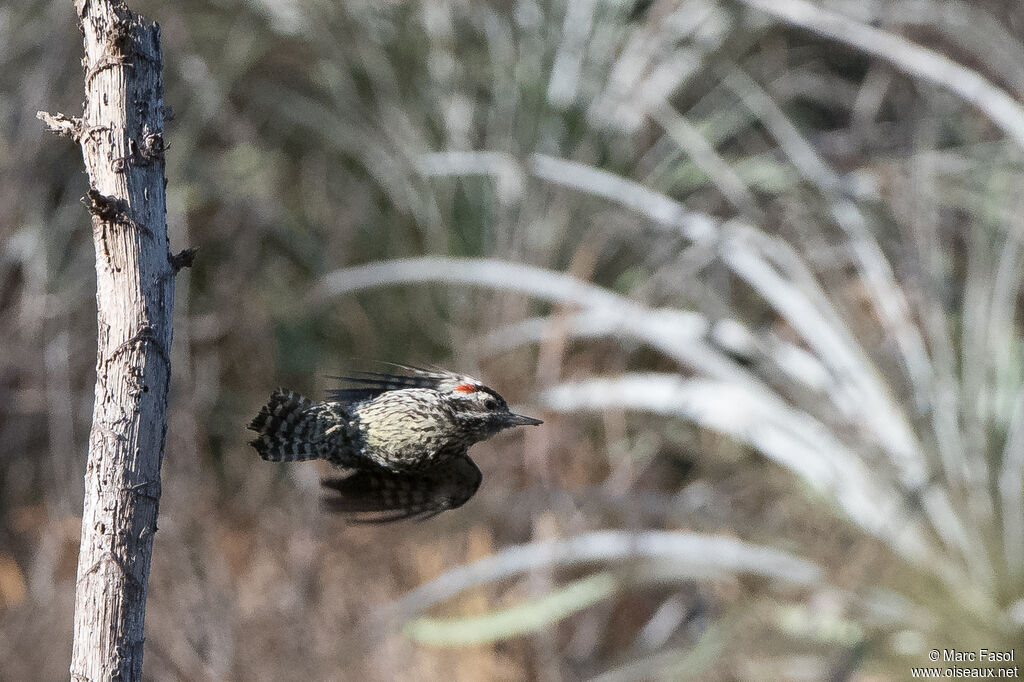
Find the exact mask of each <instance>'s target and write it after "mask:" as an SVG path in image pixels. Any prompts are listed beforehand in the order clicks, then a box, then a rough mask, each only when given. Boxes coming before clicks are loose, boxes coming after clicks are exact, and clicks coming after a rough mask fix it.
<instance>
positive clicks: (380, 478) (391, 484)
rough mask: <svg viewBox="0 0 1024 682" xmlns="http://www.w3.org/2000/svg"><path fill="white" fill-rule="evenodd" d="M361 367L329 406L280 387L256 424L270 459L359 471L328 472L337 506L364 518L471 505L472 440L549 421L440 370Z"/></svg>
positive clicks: (332, 503) (475, 473) (475, 475)
mask: <svg viewBox="0 0 1024 682" xmlns="http://www.w3.org/2000/svg"><path fill="white" fill-rule="evenodd" d="M395 366H396V367H398V368H400V369H402V370H404V371H405V372H406V374H389V373H380V372H355V373H354V374H355V376H347V377H331V378H332V379H337V380H341V381H345V382H348V383H349V384H350V385H349V386H348V387H346V388H339V389H334V390H330V391H328V393H327V397H328V400H327V401H326V402H317V401H314V400H311V399H309V398H306V397H305V396H302V395H299V394H298V393H296V392H294V391H289V390H286V389H278V390H277V391H275V392H274V393H273V394H271V396H270V401H269V402H268V403H267V404H266V405H264V406H263V408H262V409H261V410H260V413H259V414H258V415H256V418H255V419H253V420H252V423H250V424H249V428H250V429H251V430H253V431H255V432H256V433H257V434H258V435H257V437H256V438H255V439H253V440H252V441H250V445H252V446H253V447H254V448H256V452H258V453H259V455H260V457H262V458H263V459H265V460H268V461H271V462H299V461H304V460H310V459H322V460H326V461H327V462H330V463H331V464H333V465H335V466H338V467H342V468H345V469H350V470H351V471H350V472H349V473H348V474H347V475H343V476H338V477H331V478H326V479H323V480H322V481H321V484H322V485H323V486H324V487H325V488H327V489H329V490H331V491H333V492H332V493H331V494H330V497H328V498H327V499H326V500H325V502H326V504H327V506H328V508H329V509H331V510H332V511H335V512H339V513H342V514H346V515H348V516H350V517H351V518H353V519H354V520H357V521H364V522H390V521H399V520H402V519H410V518H421V519H422V518H430V517H431V516H435V515H437V514H440V513H441V512H443V511H445V510H448V509H455V508H457V507H460V506H462V505H463V504H465V502H466V501H467V500H468V499H469V498H471V497H472V496H473V494H474V493H476V490H477V488H478V487H479V486H480V481H481V479H482V475H481V473H480V470H479V469H478V468H477V467H476V464H474V463H473V460H471V459H470V458H469V455H468V452H469V448H470V446H471V445H473V444H474V443H478V442H480V441H482V440H487V439H488V438H490V437H491V436H493V435H494V434H496V433H498V432H499V431H503V430H505V429H508V428H511V427H513V426H528V425H529V426H533V425H537V424H541V423H542V422H541V420H539V419H534V418H532V417H525V416H523V415H520V414H514V413H512V412H511V411H509V409H508V404H506V402H505V399H504V398H502V397H501V396H500V395H498V393H497V392H496V391H494V389H492V388H489V387H487V386H485V385H483V384H482V383H481V382H480V381H478V380H476V379H474V378H472V377H469V376H465V375H462V374H455V373H453V372H448V371H446V370H442V369H439V368H432V369H429V370H427V369H422V368H419V367H411V366H409V365H395Z"/></svg>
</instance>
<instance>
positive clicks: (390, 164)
mask: <svg viewBox="0 0 1024 682" xmlns="http://www.w3.org/2000/svg"><path fill="white" fill-rule="evenodd" d="M748 4H749V3H746V2H730V1H726V0H723V1H722V2H715V1H714V0H675V1H673V2H662V1H660V0H655V1H654V2H650V1H643V0H639V1H636V2H633V1H613V0H566V1H565V2H562V1H554V2H534V0H513V1H508V2H501V1H492V2H470V1H461V2H460V1H455V2H448V1H445V0H423V1H422V2H388V3H376V2H359V1H357V2H347V3H333V2H323V1H321V0H254V1H253V2H236V1H233V0H221V1H218V2H203V1H200V0H184V1H182V2H179V3H172V4H162V3H152V2H148V1H147V2H138V3H132V6H133V7H134V8H135V9H137V10H139V11H141V12H142V13H143V14H145V15H146V16H147V17H148V18H150V19H152V20H155V21H158V22H159V23H160V24H161V25H162V27H163V47H164V55H165V81H166V86H167V103H168V104H170V105H171V106H172V107H173V110H174V114H175V117H174V120H173V122H171V123H170V124H169V125H168V135H169V142H170V148H169V151H168V155H167V159H168V168H167V173H168V179H169V185H168V204H169V210H168V221H169V228H170V233H171V241H172V248H173V249H174V250H179V249H181V248H184V247H187V246H198V247H199V249H200V251H199V254H198V257H197V259H196V262H195V266H194V267H193V268H191V269H189V270H185V271H183V272H182V273H181V274H180V275H179V277H178V280H177V297H176V303H175V306H176V307H175V330H174V346H173V356H172V361H173V382H172V389H171V395H170V424H169V429H168V440H167V453H166V458H165V461H164V468H163V499H162V503H161V508H160V519H159V526H160V532H159V534H158V535H157V540H156V543H155V550H154V560H153V571H152V576H151V587H150V592H149V604H148V609H147V621H146V633H147V640H146V657H145V672H146V677H147V678H148V679H153V680H363V679H381V680H393V679H394V680H437V679H457V680H521V679H538V680H583V679H600V680H605V681H607V680H632V679H637V680H643V679H673V680H676V679H697V680H766V679H771V680H789V679H792V680H902V679H907V678H909V676H910V668H911V666H927V665H929V662H928V660H927V652H928V651H929V650H931V649H933V648H937V649H944V648H958V649H969V648H974V649H976V648H979V647H987V648H988V649H1009V648H1011V647H1012V646H1014V644H1020V643H1021V641H1022V640H1021V627H1022V623H1024V600H1022V596H1024V517H1022V516H1021V514H1024V504H1022V502H1024V494H1022V487H1024V477H1022V471H1024V393H1022V392H1021V385H1022V382H1021V379H1022V375H1024V363H1022V357H1024V356H1022V353H1024V343H1022V341H1024V335H1022V328H1021V319H1020V313H1019V310H1018V302H1019V297H1020V293H1021V289H1020V285H1021V281H1022V276H1021V275H1022V271H1021V262H1022V256H1024V249H1022V234H1024V219H1022V216H1024V211H1022V210H1021V209H1022V206H1021V200H1022V197H1024V192H1022V191H1021V190H1022V189H1024V174H1022V170H1024V168H1022V163H1021V162H1022V154H1021V152H1022V140H1024V134H1022V133H1020V131H1021V130H1024V108H1022V106H1021V104H1020V101H1021V100H1022V98H1024V75H1022V74H1024V44H1022V39H1024V14H1022V10H1020V9H1019V8H1018V7H1017V4H1016V3H1004V2H996V1H995V0H991V1H983V0H976V1H974V0H972V1H969V2H968V1H963V2H960V1H953V0H949V1H947V0H905V1H900V2H889V3H863V2H854V1H853V0H829V1H828V2H825V3H823V4H820V5H809V6H805V7H804V9H807V7H809V8H810V10H809V11H810V14H809V15H807V16H809V17H810V19H805V20H796V19H793V18H792V17H790V18H789V19H787V18H786V17H784V16H781V15H780V14H779V13H781V12H784V11H786V10H787V8H791V7H794V6H797V5H798V3H793V2H791V1H790V0H785V1H780V2H779V3H777V4H776V5H775V7H776V16H773V17H770V16H768V15H765V14H762V13H760V12H758V11H757V10H755V9H752V8H751V7H749V6H748ZM825 12H834V13H837V14H838V15H839V16H840V18H839V19H835V17H832V18H831V19H829V17H828V16H827V15H825V14H823V13H825ZM819 20H820V21H825V22H826V23H825V24H824V25H825V26H826V28H825V30H826V32H828V28H827V27H828V26H833V27H837V28H835V30H834V31H833V32H834V33H836V34H837V35H835V36H828V35H822V34H821V32H820V31H819V32H815V31H812V30H808V29H807V27H806V26H801V25H798V24H799V23H801V22H803V23H808V22H810V23H814V22H816V21H819ZM827 20H828V21H831V22H832V23H831V24H829V23H828V21H827ZM794 21H795V22H796V23H794ZM836 22H838V23H836ZM80 57H81V43H80V36H79V33H78V30H77V27H76V26H75V23H74V12H73V8H72V6H71V3H70V2H67V1H66V0H61V1H60V2H26V1H22V0H14V2H13V3H10V2H8V3H5V4H4V5H2V6H0V207H2V209H3V210H2V211H0V679H4V680H52V679H62V678H66V676H67V666H68V661H69V656H70V648H71V645H70V636H71V610H72V603H73V590H74V579H75V564H76V559H77V544H78V534H79V531H80V514H81V503H82V500H81V496H82V475H83V473H84V462H85V455H86V450H87V437H88V432H89V425H90V417H91V409H92V386H93V381H94V364H95V360H94V358H95V341H94V339H95V334H96V330H95V317H94V303H93V301H94V298H93V296H94V291H95V281H94V280H95V278H94V274H93V253H92V245H91V234H90V230H89V227H88V225H89V222H88V218H87V214H86V211H85V209H84V207H83V206H82V205H81V204H80V202H79V199H80V197H81V196H82V195H83V194H85V191H86V189H87V185H86V177H85V175H84V172H83V168H82V163H81V158H80V156H79V153H78V150H77V149H76V148H75V147H74V146H73V145H72V144H71V143H70V142H68V141H67V140H64V139H57V138H54V137H52V136H50V135H48V134H47V133H45V132H44V129H43V126H42V125H41V124H40V122H39V121H37V120H36V119H35V112H36V111H37V110H39V109H45V110H48V111H61V112H64V113H67V114H76V113H77V112H78V111H79V109H80V102H81V99H82V94H81V92H82V74H81V72H80V64H79V61H80ZM929 69H930V70H929ZM996 95H999V97H997V96H996ZM1000 97H1005V100H1004V99H1000ZM997 110H998V111H997ZM1018 125H1019V126H1020V127H1019V128H1015V126H1018ZM1015 131H1016V132H1015ZM423 257H433V258H432V259H431V258H428V259H427V260H416V261H401V262H396V259H410V258H412V259H420V258H423ZM439 258H443V259H444V260H441V259H439ZM451 259H461V260H451ZM485 259H486V260H485ZM495 261H500V262H501V263H500V264H497V263H495ZM370 263H372V264H375V265H371V266H369V269H364V270H352V269H350V268H353V267H357V266H362V265H364V264H370ZM402 268H405V269H404V270H403V269H402ZM502 268H508V269H507V270H505V269H502ZM375 359H380V360H392V361H398V362H409V363H413V364H416V363H437V364H439V365H442V366H445V367H448V368H451V369H457V370H461V371H466V372H469V373H475V374H477V375H480V376H482V378H484V379H485V380H486V381H487V382H488V383H489V384H490V385H492V386H494V387H495V388H496V389H497V390H499V391H500V392H501V393H502V394H503V395H504V396H505V397H506V398H508V399H509V400H510V402H511V403H514V404H518V406H520V407H521V408H522V409H523V411H525V412H526V413H527V414H531V415H534V414H535V415H536V416H541V417H543V418H544V419H545V425H544V426H543V427H541V428H539V429H531V430H529V432H528V433H515V434H506V435H503V436H501V437H499V438H496V439H495V440H493V441H490V442H488V443H485V444H482V445H479V446H477V447H476V448H475V449H474V450H473V455H474V457H475V459H476V461H477V462H478V464H479V466H480V468H481V469H482V471H483V472H484V477H485V478H484V483H483V486H482V488H481V490H480V492H479V493H478V494H477V496H476V497H475V498H474V499H473V500H471V501H470V502H469V503H468V504H467V505H466V506H465V507H463V508H461V509H459V510H457V511H454V512H450V513H446V514H444V515H442V516H440V517H438V518H436V519H434V520H431V521H428V522H424V523H408V524H401V525H396V526H384V527H376V526H368V527H367V526H351V525H348V526H347V525H345V524H344V523H342V522H341V521H339V520H338V519H336V518H332V517H330V516H325V515H324V514H323V513H322V511H321V509H320V508H319V506H318V503H317V499H318V496H319V492H318V477H319V475H320V474H321V473H323V471H322V470H320V469H318V468H317V466H316V465H315V464H300V465H295V466H291V467H282V466H275V465H271V464H268V463H265V462H262V461H259V460H258V459H257V457H256V456H255V454H254V452H253V451H252V450H251V449H250V448H248V446H247V445H246V440H247V436H246V432H245V429H244V427H245V424H246V423H247V421H248V420H249V419H250V418H251V417H252V415H253V414H254V413H255V411H256V410H257V409H258V408H259V406H260V404H261V403H262V401H263V400H264V399H265V398H266V396H267V394H268V393H269V392H270V391H271V390H272V389H273V388H275V387H276V386H278V385H284V386H288V387H290V388H293V389H297V390H301V391H303V392H306V393H308V394H310V395H314V396H322V395H323V392H324V390H325V389H326V388H328V387H330V386H331V382H330V380H329V379H328V378H327V376H328V375H332V374H339V373H344V372H345V371H346V370H351V369H358V368H365V367H366V363H367V362H368V361H371V360H375ZM605 531H614V532H615V533H616V534H614V535H610V534H608V533H604V532H605ZM665 532H667V534H665ZM681 533H682V534H681ZM690 533H692V535H690ZM623 538H625V539H627V540H628V539H629V538H635V540H636V541H635V542H626V543H625V544H624V545H616V544H615V543H616V542H617V541H619V540H622V539H623ZM680 538H684V539H686V540H687V542H689V540H691V539H692V540H694V542H696V543H697V544H695V545H693V546H692V547H697V548H699V549H698V550H697V551H694V550H692V549H685V548H684V549H685V551H678V552H677V551H675V550H666V549H665V547H667V546H668V545H663V544H662V543H669V544H670V545H671V543H673V542H675V541H676V540H678V539H680ZM645 543H647V544H645ZM672 546H673V547H674V546H675V545H672ZM686 547H691V546H690V545H687V546H686ZM616 548H617V549H616ZM478 560H487V561H490V562H491V563H490V564H485V565H484V566H485V567H487V568H488V571H491V572H488V571H482V572H481V573H480V574H479V575H477V576H476V577H473V576H470V575H469V574H467V573H465V572H462V573H459V570H460V567H463V566H466V565H468V564H472V563H473V562H475V561H478ZM517 561H519V562H525V563H520V564H517V563H516V562H517ZM780 567H781V568H780ZM477 568H478V569H480V565H478V566H477ZM491 569H493V570H491ZM481 570H482V569H481ZM439 576H440V577H442V579H443V580H449V583H445V584H446V585H455V586H456V587H455V588H454V589H453V590H451V591H450V592H449V591H446V589H442V587H443V586H442V584H441V583H429V584H428V585H427V587H426V588H424V590H425V591H421V592H418V593H415V594H414V596H416V595H419V596H420V597H422V599H419V600H415V599H406V600H404V601H398V600H400V599H401V598H402V597H403V595H406V594H407V593H409V592H410V591H411V590H414V589H415V588H418V587H419V586H422V585H424V584H425V583H428V581H431V580H434V579H436V578H438V577H439ZM462 587H465V588H467V589H464V590H460V589H458V588H462ZM460 628H461V629H460ZM467 633H469V635H467ZM474 639H475V640H477V641H473V640H474ZM1020 655H1022V656H1024V649H1022V651H1021V652H1020Z"/></svg>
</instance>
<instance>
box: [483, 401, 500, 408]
mask: <svg viewBox="0 0 1024 682" xmlns="http://www.w3.org/2000/svg"><path fill="white" fill-rule="evenodd" d="M484 407H486V408H487V409H488V410H496V409H498V403H497V402H495V401H494V400H487V401H486V402H484Z"/></svg>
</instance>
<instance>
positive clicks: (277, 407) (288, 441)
mask: <svg viewBox="0 0 1024 682" xmlns="http://www.w3.org/2000/svg"><path fill="white" fill-rule="evenodd" d="M325 407H326V406H325V405H324V404H323V403H318V402H314V401H312V400H310V399H309V398H306V397H305V396H302V395H299V394H298V393H296V392H294V391H288V390H285V389H278V390H276V391H274V393H273V394H272V395H271V396H270V402H268V403H267V404H266V405H264V406H263V409H261V410H260V413H259V414H258V415H256V418H255V419H253V420H252V423H250V424H249V428H250V429H252V430H253V431H255V432H256V433H257V434H259V435H258V436H257V437H256V438H254V439H253V440H251V441H249V444H250V445H252V446H253V447H254V448H256V451H257V452H258V453H260V457H262V458H263V459H265V460H268V461H270V462H301V461H304V460H307V459H330V452H331V450H332V449H333V445H332V442H331V439H330V438H329V437H328V436H329V430H330V429H331V427H332V426H336V425H337V424H338V420H337V418H332V415H331V414H330V413H329V412H328V411H327V410H326V409H325Z"/></svg>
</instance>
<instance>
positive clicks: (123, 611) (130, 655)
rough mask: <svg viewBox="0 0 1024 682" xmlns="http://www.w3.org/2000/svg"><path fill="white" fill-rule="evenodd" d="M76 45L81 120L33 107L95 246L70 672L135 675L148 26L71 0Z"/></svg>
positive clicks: (147, 264)
mask: <svg viewBox="0 0 1024 682" xmlns="http://www.w3.org/2000/svg"><path fill="white" fill-rule="evenodd" d="M75 8H76V9H77V11H78V16H79V20H80V22H81V27H82V32H83V35H84V43H85V59H84V61H83V65H84V67H85V111H84V115H83V117H82V118H81V119H74V118H69V117H66V116H62V115H56V116H51V115H49V114H46V113H43V112H40V118H42V119H43V120H44V121H45V122H46V123H47V124H48V125H49V126H50V128H51V129H53V130H55V131H56V132H59V133H61V134H64V135H69V136H71V137H74V138H75V139H76V140H78V141H79V142H80V144H81V147H82V156H83V158H84V160H85V166H86V169H87V171H88V174H89V185H90V189H89V193H88V196H87V197H86V198H85V200H84V201H85V203H86V205H87V207H88V209H89V213H91V214H92V231H93V243H94V245H95V249H96V307H97V311H96V312H97V315H96V317H97V326H98V352H97V359H96V391H95V405H94V408H93V422H92V431H91V432H90V434H89V458H88V462H87V464H86V471H85V505H84V510H83V513H82V544H81V549H80V552H79V558H78V582H77V586H76V594H75V626H74V650H73V652H72V659H71V678H72V679H73V680H88V681H89V682H99V681H101V680H104V681H105V680H114V679H116V680H121V681H124V682H128V681H131V680H140V679H141V677H142V643H143V622H144V618H145V607H146V590H147V583H148V579H149V566H150V557H151V553H152V548H153V535H154V533H155V532H156V518H157V507H158V503H159V500H160V463H161V460H162V458H163V451H164V440H165V435H166V430H167V415H166V413H167V389H168V384H169V381H170V376H171V367H170V356H169V353H170V347H171V311H172V304H173V298H174V273H175V272H176V271H177V269H178V268H179V267H180V266H181V265H185V264H187V263H185V262H182V261H185V260H188V258H189V257H190V255H191V254H190V253H189V254H185V255H184V256H178V257H172V256H171V255H170V252H169V251H168V241H167V221H166V216H165V213H166V208H165V207H166V202H165V193H164V184H165V181H164V142H163V126H164V114H165V107H164V105H163V81H162V76H161V71H162V56H161V51H160V29H159V27H158V26H157V25H155V24H149V23H148V22H146V21H145V20H144V19H143V18H142V17H140V16H138V15H137V14H135V13H133V12H131V11H130V10H129V9H128V8H127V7H126V6H125V5H124V3H123V2H121V1H119V0H75Z"/></svg>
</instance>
